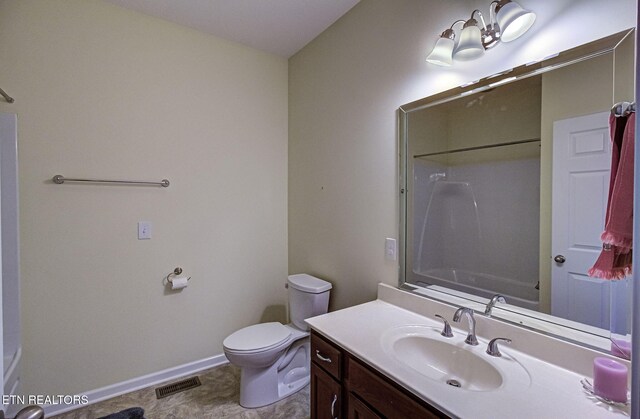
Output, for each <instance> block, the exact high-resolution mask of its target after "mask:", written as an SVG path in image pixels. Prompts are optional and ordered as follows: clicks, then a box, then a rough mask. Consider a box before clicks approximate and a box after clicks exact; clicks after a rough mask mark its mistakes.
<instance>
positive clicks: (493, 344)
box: [487, 338, 511, 357]
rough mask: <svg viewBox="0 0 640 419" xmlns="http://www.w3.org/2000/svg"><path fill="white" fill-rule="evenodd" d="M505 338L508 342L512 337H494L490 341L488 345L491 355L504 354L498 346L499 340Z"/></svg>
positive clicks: (488, 351) (498, 355)
mask: <svg viewBox="0 0 640 419" xmlns="http://www.w3.org/2000/svg"><path fill="white" fill-rule="evenodd" d="M500 340H503V341H505V342H507V343H511V339H508V338H494V339H491V340H490V341H489V344H488V345H487V353H488V354H489V355H491V356H497V357H500V356H502V354H501V353H500V349H499V348H498V341H500Z"/></svg>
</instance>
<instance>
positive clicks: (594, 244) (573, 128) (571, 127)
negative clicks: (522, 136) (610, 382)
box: [551, 112, 611, 329]
mask: <svg viewBox="0 0 640 419" xmlns="http://www.w3.org/2000/svg"><path fill="white" fill-rule="evenodd" d="M609 115H610V113H609V112H600V113H596V114H592V115H585V116H580V117H576V118H570V119H564V120H560V121H556V122H555V123H554V125H553V197H552V199H553V201H552V207H553V210H552V229H553V233H552V241H551V249H552V255H551V258H552V261H551V265H552V268H551V284H552V285H551V313H552V314H553V315H556V316H559V317H563V318H566V319H570V320H575V321H578V322H580V323H586V324H590V325H592V326H596V327H601V328H603V329H609V287H608V285H609V282H608V281H604V280H601V279H596V278H590V277H589V276H587V270H588V269H589V268H591V267H592V266H593V263H594V262H595V261H596V259H597V258H598V256H599V254H600V250H601V249H602V242H601V240H600V234H601V233H602V231H603V229H604V220H605V214H606V207H607V197H608V192H609V172H610V170H611V167H610V166H611V144H610V139H609ZM563 259H564V262H562V260H563Z"/></svg>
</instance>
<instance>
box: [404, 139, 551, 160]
mask: <svg viewBox="0 0 640 419" xmlns="http://www.w3.org/2000/svg"><path fill="white" fill-rule="evenodd" d="M535 142H540V138H531V139H529V140H520V141H511V142H508V143H499V144H488V145H481V146H477V147H468V148H458V149H455V150H447V151H438V152H436V153H426V154H415V155H414V156H413V158H414V159H417V158H420V157H429V156H438V155H441V154H451V153H462V152H463V151H475V150H484V149H486V148H496V147H504V146H508V145H518V144H527V143H535Z"/></svg>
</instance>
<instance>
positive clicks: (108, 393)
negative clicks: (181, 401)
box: [42, 354, 229, 417]
mask: <svg viewBox="0 0 640 419" xmlns="http://www.w3.org/2000/svg"><path fill="white" fill-rule="evenodd" d="M227 363H229V361H228V360H227V358H226V357H225V356H224V354H220V355H216V356H212V357H210V358H205V359H201V360H198V361H193V362H189V363H187V364H183V365H178V366H177V367H173V368H168V369H166V370H162V371H158V372H154V373H151V374H147V375H143V376H141V377H137V378H132V379H130V380H127V381H122V382H120V383H115V384H112V385H109V386H106V387H102V388H98V389H95V390H90V391H87V392H84V393H80V396H86V397H87V398H88V399H89V403H87V404H80V405H64V404H50V405H44V406H42V407H43V408H44V411H45V414H46V416H47V417H49V416H53V415H59V414H60V413H65V412H68V411H70V410H75V409H79V408H81V407H84V406H87V405H89V404H94V403H98V402H101V401H103V400H107V399H110V398H112V397H116V396H119V395H121V394H125V393H131V392H132V391H136V390H140V389H143V388H145V387H150V386H153V385H156V384H159V383H162V382H164V381H169V380H174V379H177V378H181V377H184V376H185V375H190V374H193V373H196V372H199V371H202V370H206V369H209V368H213V367H217V366H220V365H224V364H227Z"/></svg>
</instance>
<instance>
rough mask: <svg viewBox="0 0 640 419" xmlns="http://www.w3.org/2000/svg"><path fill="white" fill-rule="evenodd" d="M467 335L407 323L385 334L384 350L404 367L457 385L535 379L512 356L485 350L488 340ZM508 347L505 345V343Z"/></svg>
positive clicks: (489, 386) (484, 386)
mask: <svg viewBox="0 0 640 419" xmlns="http://www.w3.org/2000/svg"><path fill="white" fill-rule="evenodd" d="M464 338H465V336H464V335H458V334H456V335H454V337H453V338H444V337H442V336H441V335H440V330H439V329H438V328H436V327H428V326H403V327H398V328H394V329H391V330H389V331H387V332H386V333H384V334H383V335H382V337H381V343H382V346H383V348H384V351H385V352H386V353H387V354H388V355H389V356H390V357H391V358H392V359H394V360H395V361H396V362H397V363H399V364H401V365H402V366H403V367H404V368H406V369H409V370H411V371H412V372H414V373H418V374H420V375H421V376H424V377H426V378H429V379H431V380H434V381H438V382H441V383H443V384H445V385H449V386H451V387H453V388H458V389H464V390H468V391H496V390H498V389H500V388H503V387H505V386H506V385H510V384H516V383H519V385H526V386H528V385H529V384H530V383H531V380H530V377H529V374H528V373H527V371H526V370H525V369H524V367H523V366H522V365H521V364H520V363H518V362H517V361H516V360H515V359H514V358H512V357H511V356H509V355H507V354H504V350H503V356H502V357H500V358H497V357H491V356H489V355H488V354H486V353H485V350H486V348H487V344H486V343H483V342H480V345H478V346H471V345H468V344H466V343H464ZM503 348H504V347H503Z"/></svg>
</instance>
